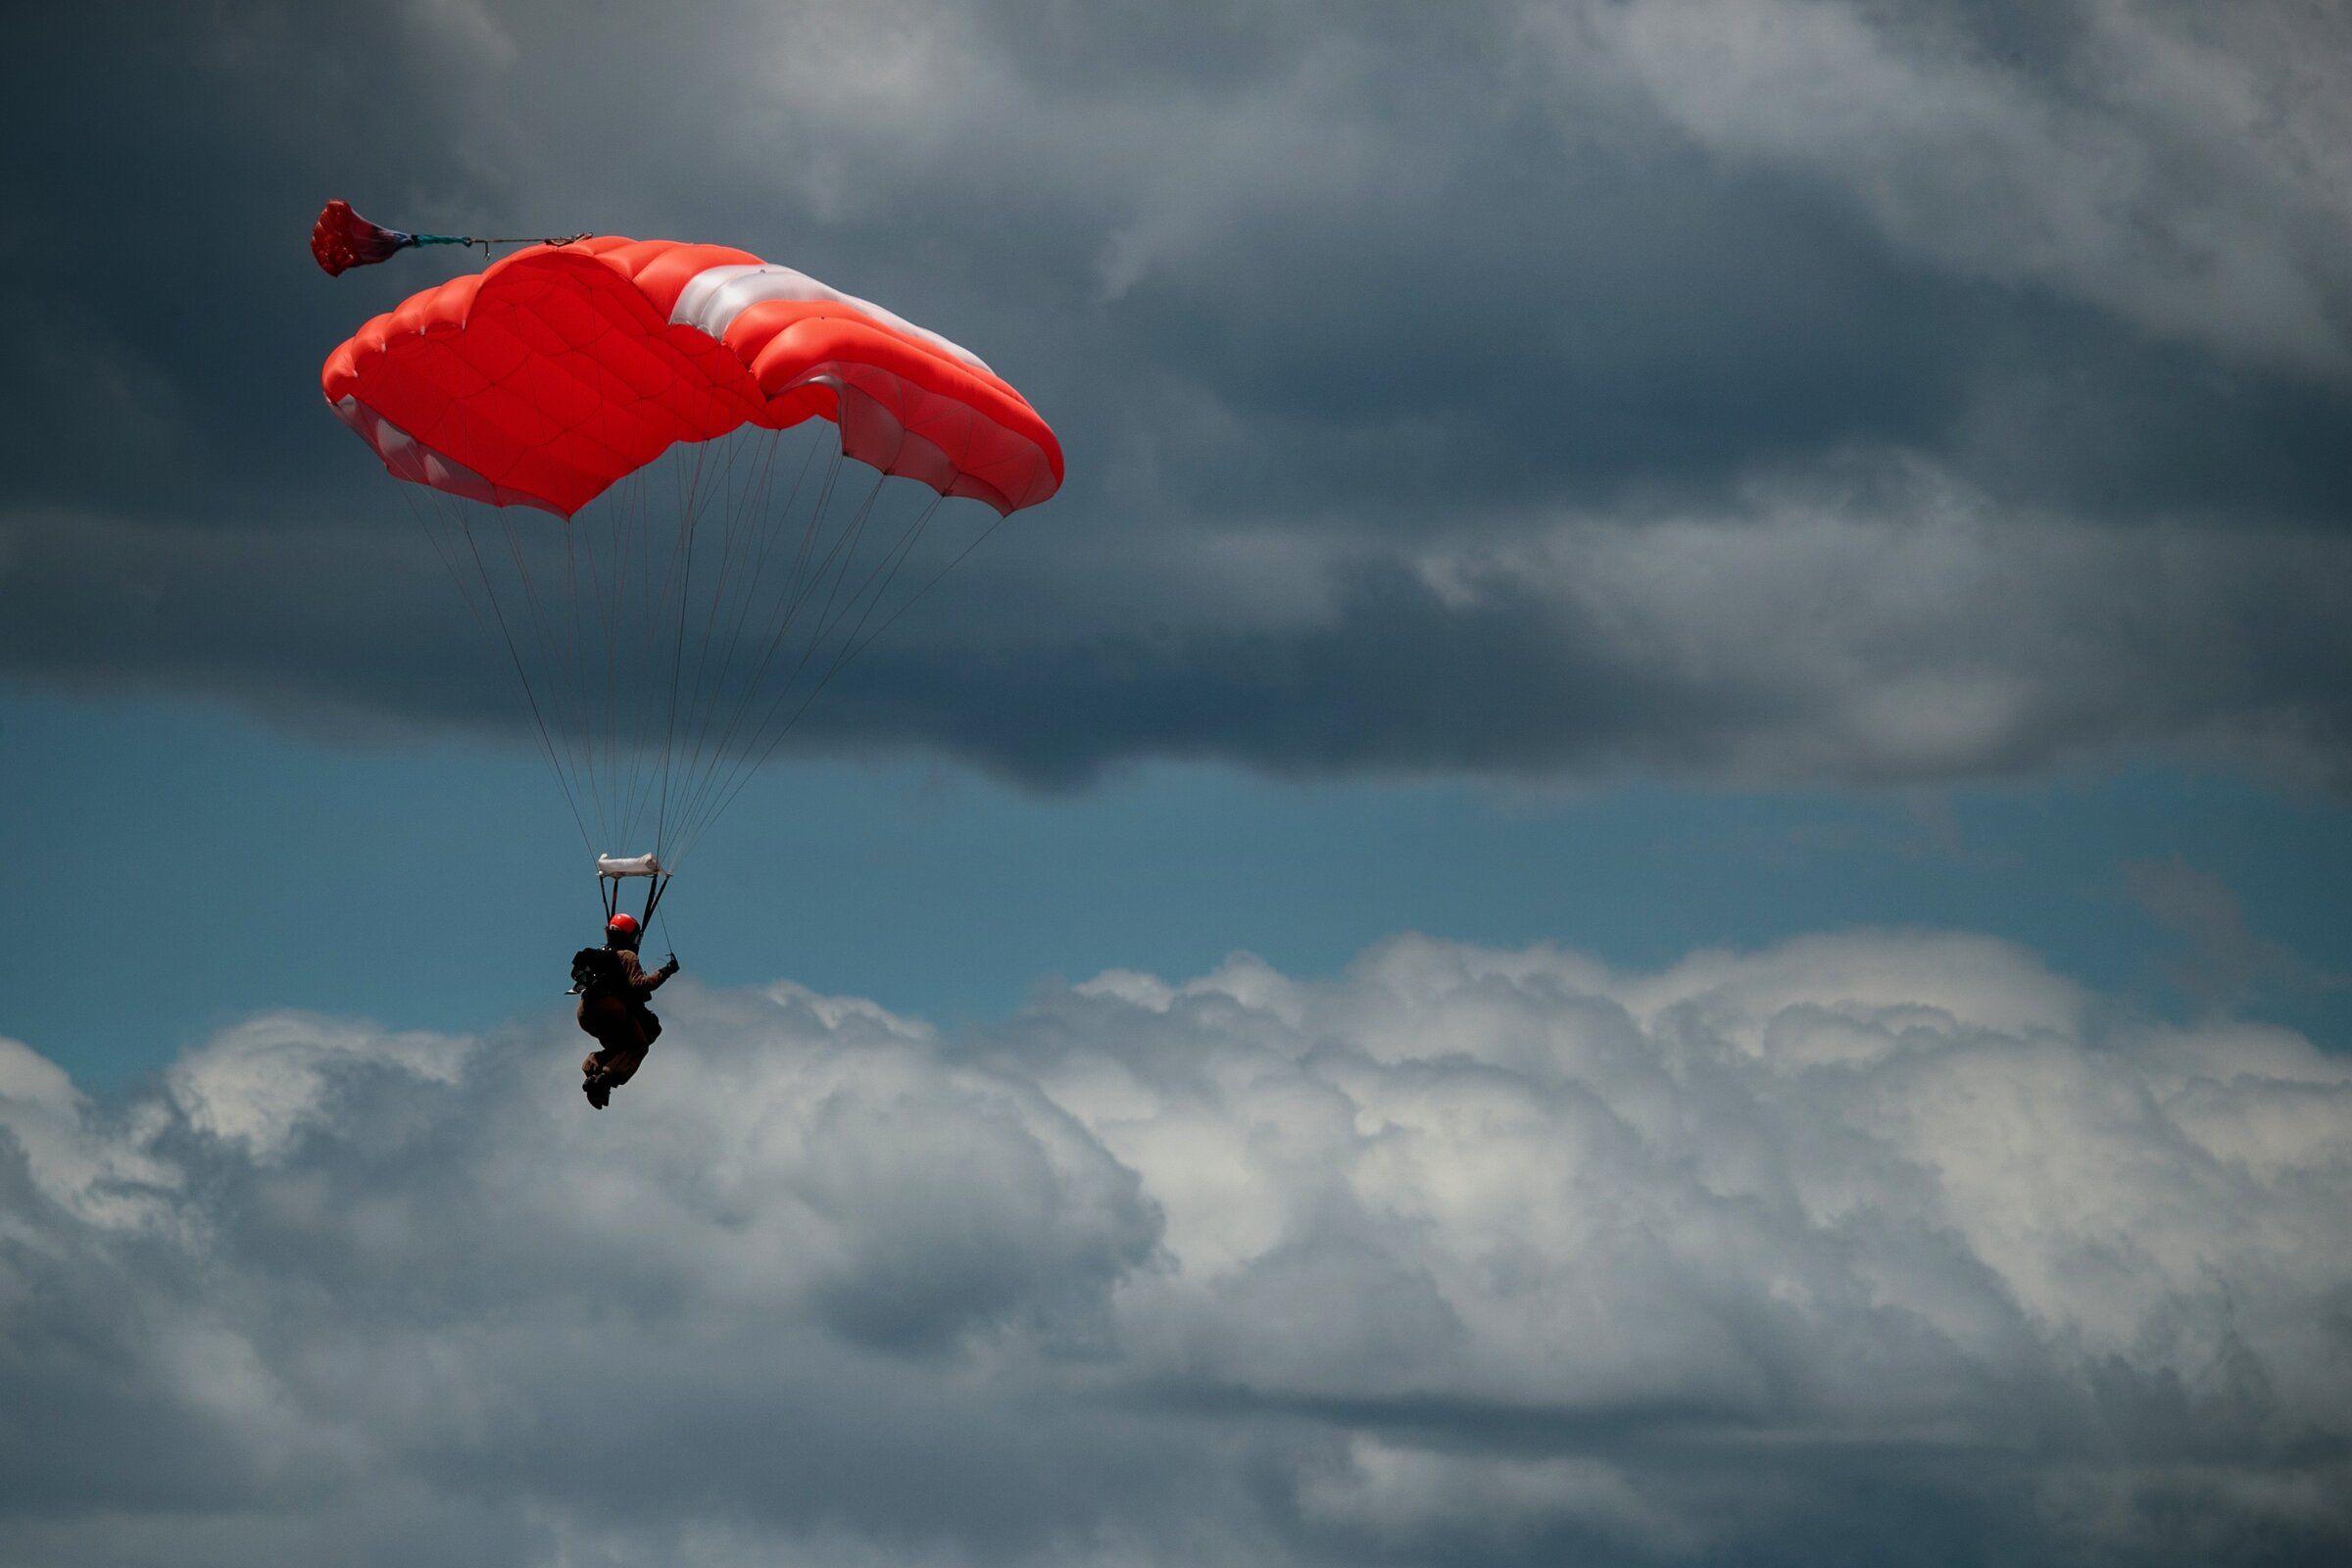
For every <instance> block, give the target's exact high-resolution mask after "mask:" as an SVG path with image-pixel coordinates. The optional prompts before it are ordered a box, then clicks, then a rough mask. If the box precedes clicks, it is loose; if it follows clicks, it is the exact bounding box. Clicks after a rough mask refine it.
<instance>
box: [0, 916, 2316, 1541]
mask: <svg viewBox="0 0 2352 1568" xmlns="http://www.w3.org/2000/svg"><path fill="white" fill-rule="evenodd" d="M664 998H665V1000H667V999H674V1000H671V1001H669V1005H667V1006H665V1008H664V1010H665V1012H667V1013H668V1014H669V1020H670V1025H671V1027H670V1031H669V1033H668V1034H666V1035H665V1036H664V1037H663V1040H662V1045H661V1046H660V1047H659V1048H658V1050H657V1053H656V1054H655V1056H654V1058H653V1061H652V1063H651V1065H650V1066H649V1067H648V1069H647V1071H646V1074H645V1076H644V1077H643V1078H642V1079H641V1080H640V1081H639V1082H638V1083H637V1084H635V1085H632V1086H631V1087H629V1088H628V1089H627V1090H625V1091H624V1092H623V1093H622V1094H621V1095H620V1096H619V1097H618V1099H617V1100H616V1103H615V1105H614V1108H613V1110H612V1111H610V1112H608V1113H605V1114H602V1115H599V1114H595V1113H593V1112H591V1111H589V1110H588V1109H587V1108H586V1107H585V1106H584V1105H583V1104H581V1103H580V1101H579V1097H578V1095H577V1092H576V1090H575V1089H574V1088H573V1087H572V1081H571V1077H570V1075H569V1073H568V1071H567V1063H568V1062H569V1060H570V1059H571V1058H572V1057H573V1054H575V1053H576V1052H577V1051H578V1050H579V1049H580V1043H579V1039H578V1037H577V1036H576V1035H574V1034H573V1033H572V1032H571V1031H570V1029H569V1026H568V1024H567V1023H562V1024H550V1025H549V1026H548V1027H547V1028H546V1029H545V1030H542V1031H537V1032H533V1031H523V1032H517V1033H509V1034H503V1035H498V1036H493V1037H490V1038H483V1039H468V1038H442V1037H429V1036H415V1035H410V1036H386V1035H384V1034H382V1033H381V1032H379V1031H376V1030H373V1029H371V1028H369V1027H368V1026H367V1025H365V1024H360V1023H353V1022H345V1021H338V1020H333V1019H327V1018H320V1017H311V1016H298V1015H288V1014H279V1015H270V1016H263V1017H257V1018H254V1019H252V1020H250V1021H247V1022H245V1023H243V1024H240V1025H237V1026H235V1027H233V1028H230V1029H228V1030H226V1031H224V1032H223V1033H221V1034H220V1035H219V1036H217V1037H216V1038H214V1039H212V1040H211V1041H210V1042H209V1043H207V1044H205V1045H203V1046H201V1047H200V1048H198V1049H195V1050H193V1051H191V1052H190V1053H189V1054H186V1055H185V1056H183V1057H182V1058H181V1059H180V1060H179V1061H178V1062H177V1064H176V1065H174V1066H173V1067H172V1069H171V1070H170V1072H169V1073H168V1074H166V1075H165V1076H164V1077H163V1079H162V1080H161V1081H160V1082H159V1083H158V1085H157V1086H156V1087H155V1088H154V1089H153V1090H151V1091H150V1092H148V1093H146V1094H144V1095H143V1096H140V1097H137V1098H135V1099H133V1100H132V1101H130V1102H128V1103H124V1104H122V1105H119V1106H115V1107H102V1106H100V1105H98V1104H96V1103H92V1102H90V1101H88V1100H86V1099H84V1098H83V1097H82V1096H80V1095H79V1094H78V1093H77V1092H76V1091H75V1090H74V1088H73V1085H72V1084H71V1083H70V1082H69V1081H68V1079H67V1078H66V1076H65V1075H64V1074H63V1073H62V1072H60V1071H59V1070H58V1069H57V1068H55V1067H54V1066H53V1065H51V1064H50V1063H49V1062H48V1061H47V1060H45V1059H44V1058H43V1057H42V1056H40V1055H39V1054H35V1053H34V1052H33V1051H31V1050H29V1049H27V1048H25V1047H23V1046H20V1045H16V1044H13V1043H5V1042H0V1555H5V1556H6V1557H7V1558H8V1560H9V1561H11V1562H12V1563H24V1564H28V1565H30V1564H50V1563H58V1564H64V1563H95V1562H105V1563H109V1564H138V1563H156V1564H171V1565H172V1568H191V1565H200V1564H207V1563H221V1564H246V1563H252V1562H256V1561H283V1562H316V1561H329V1560H332V1561H337V1562H354V1563H358V1562H369V1563H376V1562H380V1563H386V1564H390V1563H416V1562H422V1561H431V1562H437V1563H449V1564H453V1565H457V1564H466V1563H483V1564H492V1563H496V1564H514V1563H550V1564H552V1563H564V1564H569V1565H590V1564H601V1563H614V1562H622V1561H654V1560H659V1561H663V1562H676V1563H691V1564H732V1563H755V1562H758V1563H766V1562H774V1561H779V1560H791V1561H795V1562H808V1563H812V1564H832V1563H845V1564H847V1563H858V1564H863V1563H881V1562H891V1563H938V1564H997V1563H1045V1562H1075V1561H1088V1562H1122V1563H1137V1564H1147V1563H1165V1564H1171V1565H1173V1564H1195V1563H1201V1562H1252V1563H1330V1564H1360V1563H1365V1562H1397V1563H1438V1562H1466V1561H1476V1562H1482V1563H1510V1562H1520V1561H1525V1562H1558V1561H1562V1560H1576V1561H1589V1562H1605V1563H1653V1562H1654V1563H1687V1562H1709V1561H1733V1560H1737V1561H1740V1562H1747V1563H1791V1564H1793V1563H1835V1562H1856V1563H1860V1562H1868V1563H1935V1562H1955V1563H1956V1562H1987V1561H2000V1562H2011V1563H2031V1562H2082V1561H2095V1560H2118V1559H2129V1560H2132V1561H2141V1562H2165V1561H2178V1562H2181V1563H2211V1562H2216V1561H2238V1562H2266V1563H2268V1562H2279V1563H2286V1562H2311V1563H2318V1562H2323V1561H2341V1560H2342V1559H2343V1556H2344V1554H2345V1552H2346V1550H2347V1549H2348V1548H2352V1416H2348V1414H2347V1412H2352V1261H2348V1260H2352V1065H2348V1064H2347V1063H2345V1062H2344V1061H2343V1060H2341V1059H2340V1058H2338V1057H2334V1056H2330V1055H2327V1054H2323V1053H2321V1052H2319V1051H2317V1050H2315V1049H2314V1048H2313V1047H2312V1045H2311V1044H2310V1043H2308V1042H2307V1041H2305V1040H2303V1039H2301V1038H2298V1037H2296V1036H2293V1035H2290V1034H2286V1033H2282V1032H2278V1031H2276V1030H2270V1029H2263V1028H2256V1027H2250V1026H2238V1025H2232V1024H2228V1023H2213V1024H2209V1025H2205V1026H2202V1027H2197V1028H2191V1029H2174V1028H2153V1027H2143V1026H2137V1025H2133V1024H2130V1023H2120V1022H2116V1021H2113V1019H2112V1018H2111V1017H2110V1014H2111V1010H2112V1009H2111V1008H2109V1007H2108V1006H2107V1005H2105V1004H2103V1003H2102V1002H2101V1000H2100V999H2099V998H2097V997H2095V996H2089V995H2085V994H2084V993H2082V991H2080V990H2079V989H2078V988H2076V987H2075V986H2074V985H2072V984H2070V983H2069V982H2067V981H2066V980H2064V979H2062V978H2060V977H2058V976H2055V975H2053V974H2051V973H2050V972H2048V971H2047V970H2046V969H2044V968H2043V967H2041V966H2040V965H2039V964H2038V963H2037V962H2036V961H2035V960H2034V958H2033V957H2031V956H2029V955H2027V954H2025V953H2023V952H2021V951H2019V950H2017V949H2015V948H2012V947H2008V946H2006V945H2003V944H1999V943H1994V942H1990V941H1986V940H1983V939H1978V938H1972V937H1966V936H1935V935H1881V936H1873V935H1856V936H1847V937H1838V938H1817V939H1810V940H1802V941H1797V942H1794V943H1790V944H1789V945H1786V946H1783V947H1780V948H1777V949H1773V950H1771V951H1767V952H1762V953H1756V954H1728V953H1702V954H1697V955H1693V956H1691V957H1689V958H1687V959H1685V960H1684V961H1682V962H1680V963H1678V964H1676V965H1674V966H1672V967H1671V968H1669V969H1667V970H1665V971H1663V972H1659V973H1648V974H1625V973H1611V972H1608V971H1606V970H1604V969H1603V968H1601V967H1600V966H1599V965H1597V964H1595V963H1594V962H1593V961H1591V960H1589V959H1587V958H1584V957H1582V956H1578V955H1575V954H1572V953H1564V952H1559V951H1555V950H1549V949H1537V950H1530V951H1523V952H1496V951H1485V950H1478V949H1471V948H1462V947H1454V946H1447V945H1444V944H1438V943H1433V942H1429V941H1425V940H1422V939H1418V938H1404V939H1399V940H1397V941H1395V942H1392V943H1390V944H1388V945H1386V946H1384V947H1382V948H1379V949H1377V950H1375V951H1374V952H1372V953H1370V954H1368V955H1366V956H1364V957H1363V958H1362V959H1361V960H1360V961H1359V962H1358V963H1357V964H1356V965H1355V966H1354V967H1353V968H1352V969H1351V970H1350V971H1348V973H1347V974H1345V975H1344V976H1342V977H1340V978H1338V979H1336V980H1333V981H1330V982H1326V983H1316V984H1306V983H1301V982H1299V981H1295V980H1292V979H1289V978H1286V977H1285V976H1283V975H1281V974H1278V973H1275V972H1272V971H1270V970H1268V969H1267V968H1266V967H1264V966H1263V965H1261V964H1259V963H1257V962H1255V961H1254V960H1250V959H1248V958H1239V957H1237V958H1235V959H1233V960H1231V961H1229V962H1228V963H1227V964H1226V965H1225V966H1223V967H1222V968H1220V969H1219V970H1217V971H1216V972H1214V973H1211V974H1208V975H1204V976H1202V977H1201V978H1198V979H1195V980H1192V981H1189V982H1185V983H1181V984H1177V983H1171V982H1167V981H1163V980H1159V979H1156V978H1152V977H1150V976H1145V975H1140V974H1129V973H1114V974H1107V975H1104V976H1102V977H1100V978H1098V979H1096V980H1094V981H1091V982H1089V983H1087V984H1084V985H1081V986H1078V987H1076V988H1074V989H1071V990H1066V991H1061V992H1056V993H1054V994H1050V995H1047V996H1045V997H1043V998H1042V999H1041V1000H1040V1001H1038V1002H1037V1003H1036V1004H1035V1005H1032V1006H1031V1007H1029V1008H1028V1009H1026V1010H1024V1011H1023V1012H1021V1013H1020V1014H1018V1015H1017V1016H1015V1017H1014V1018H1013V1019H1011V1020H1010V1021H1009V1022H1007V1023H1006V1024H1005V1025H1004V1026H1003V1027H1001V1028H999V1029H998V1030H996V1031H994V1032H993V1033H991V1034H990V1035H988V1036H987V1037H985V1038H982V1039H977V1040H969V1041H950V1040H944V1039H942V1038H940V1037H938V1036H937V1035H935V1034H934V1033H933V1032H932V1031H931V1030H930V1029H928V1028H927V1027H925V1026H924V1025H922V1024H921V1023H919V1022H916V1021H912V1020H908V1019H904V1018H899V1017H894V1016H892V1015H890V1014H889V1013H887V1012H885V1011H883V1010H881V1009H880V1008H878V1007H876V1006H874V1005H871V1004H869V1003H864V1002H860V1001H855V1000H849V999H840V998H827V997H821V996H817V995H813V994H811V993H809V992H807V991H805V990H802V989H800V988H798V987H795V986H791V985H779V986H776V987H774V988H772V989H771V990H768V991H766V992H764V993H712V992H708V991H702V990H698V989H696V988H694V987H693V986H692V985H691V984H690V983H688V984H682V985H681V986H680V987H678V988H677V989H675V990H673V991H670V992H665V993H664ZM2103 1019H2104V1020H2106V1021H2102V1020H2103Z"/></svg>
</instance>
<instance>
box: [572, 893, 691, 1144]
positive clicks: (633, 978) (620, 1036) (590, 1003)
mask: <svg viewBox="0 0 2352 1568" xmlns="http://www.w3.org/2000/svg"><path fill="white" fill-rule="evenodd" d="M639 934H640V933H639V930H638V924H637V917H636V916H635V915H633V914H616V915H614V916H613V918H612V919H611V920H610V921H609V922H607V923H606V926H605V945H604V946H603V947H602V948H582V949H581V950H580V951H579V952H578V953H577V954H576V955H574V956H573V957H572V960H571V981H572V990H573V991H574V992H576V993H577V994H578V996H579V999H580V1005H579V1020H580V1028H581V1030H582V1031H583V1032H584V1033H586V1034H587V1035H589V1036H590V1037H592V1038H593V1039H594V1040H595V1041H596V1043H597V1045H598V1047H599V1048H600V1049H599V1050H596V1051H593V1052H590V1053H589V1054H588V1057H587V1059H586V1060H584V1061H582V1062H581V1063H580V1078H581V1083H580V1092H581V1093H582V1094H584V1095H586V1096H587V1097H588V1103H590V1104H591V1105H594V1106H595V1107H596V1108H597V1109H599V1110H602V1109H604V1108H605V1107H606V1106H607V1105H609V1104H611V1103H612V1102H613V1090H615V1089H617V1088H619V1087H620V1086H621V1085H622V1084H625V1083H627V1082H628V1081H629V1080H630V1079H631V1078H632V1077H634V1076H636V1073H637V1069H638V1068H639V1067H640V1066H642V1065H643V1064H644V1062H645V1054H646V1052H647V1051H649V1050H651V1049H652V1047H653V1044H654V1042H655V1041H656V1040H657V1039H659V1038H661V1034H662V1020H661V1019H660V1018H658V1017H656V1016H654V1011H653V1009H652V1008H651V1007H649V1006H647V1005H645V999H646V997H647V996H648V995H650V994H651V993H652V992H653V991H655V990H656V989H657V988H659V987H660V986H661V984H662V981H664V980H667V979H668V978H669V977H670V976H671V975H673V974H676V973H677V972H678V956H677V955H676V954H674V953H673V954H671V955H670V956H669V961H667V962H666V963H664V964H662V967H661V968H659V969H656V970H654V971H653V972H652V973H650V974H649V973H647V972H646V971H645V970H644V969H642V968H640V967H639V966H638V963H637V942H638V938H639Z"/></svg>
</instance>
